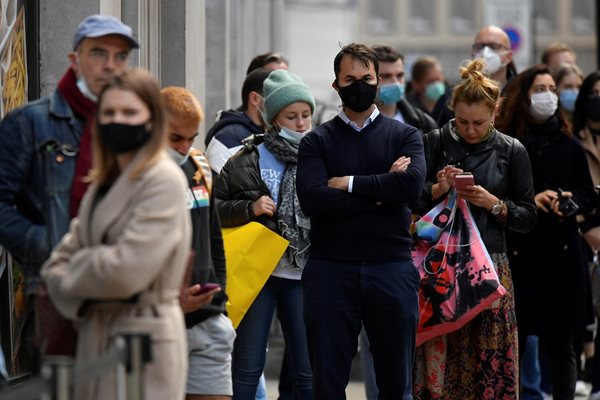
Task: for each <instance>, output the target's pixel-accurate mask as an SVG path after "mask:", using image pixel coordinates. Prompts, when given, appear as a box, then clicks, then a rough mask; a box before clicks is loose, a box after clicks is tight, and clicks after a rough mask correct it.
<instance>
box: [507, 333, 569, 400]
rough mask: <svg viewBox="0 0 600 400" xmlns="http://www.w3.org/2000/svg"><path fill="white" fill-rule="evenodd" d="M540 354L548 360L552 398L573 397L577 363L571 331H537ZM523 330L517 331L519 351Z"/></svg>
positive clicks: (557, 399) (567, 399)
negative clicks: (544, 332)
mask: <svg viewBox="0 0 600 400" xmlns="http://www.w3.org/2000/svg"><path fill="white" fill-rule="evenodd" d="M537 335H538V337H539V346H540V354H545V355H546V356H547V357H548V360H549V362H550V377H551V379H552V398H553V399H554V400H573V399H575V384H576V383H577V363H576V361H575V357H576V356H575V350H574V348H573V332H572V331H565V332H549V333H546V334H543V333H539V332H538V333H537ZM525 338H526V336H525V332H519V352H520V353H522V351H523V350H524V349H525V341H524V340H525Z"/></svg>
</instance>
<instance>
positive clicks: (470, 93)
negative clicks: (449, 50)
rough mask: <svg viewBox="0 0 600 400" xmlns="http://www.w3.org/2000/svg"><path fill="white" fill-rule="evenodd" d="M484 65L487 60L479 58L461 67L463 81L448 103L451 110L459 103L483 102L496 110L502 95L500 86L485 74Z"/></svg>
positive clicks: (455, 89)
mask: <svg viewBox="0 0 600 400" xmlns="http://www.w3.org/2000/svg"><path fill="white" fill-rule="evenodd" d="M484 67H485V61H483V60H482V59H479V58H478V59H475V60H471V61H469V62H467V64H466V65H465V66H462V67H461V68H460V69H459V73H460V76H461V78H462V79H463V81H462V82H461V83H460V84H458V85H457V86H456V87H455V88H454V90H453V91H452V98H451V99H450V103H449V105H448V106H449V107H450V109H451V110H454V108H455V107H456V104H457V103H465V104H468V105H470V104H476V103H483V104H485V105H486V106H487V107H488V108H490V109H491V110H494V108H495V107H496V104H497V103H498V98H499V97H500V87H499V85H498V82H496V81H495V80H493V79H490V78H488V77H487V76H486V75H485V74H484V72H483V69H484Z"/></svg>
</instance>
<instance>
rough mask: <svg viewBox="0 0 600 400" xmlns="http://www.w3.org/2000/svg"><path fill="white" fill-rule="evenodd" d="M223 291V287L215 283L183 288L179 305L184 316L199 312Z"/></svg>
mask: <svg viewBox="0 0 600 400" xmlns="http://www.w3.org/2000/svg"><path fill="white" fill-rule="evenodd" d="M220 290H221V287H220V286H219V285H217V284H215V283H205V284H204V285H202V286H201V285H198V284H195V285H192V286H190V287H187V288H185V287H184V288H181V290H180V292H179V305H180V306H181V310H182V311H183V313H184V314H187V313H191V312H194V311H196V310H199V309H200V308H201V307H202V306H204V305H205V304H208V303H210V302H211V301H212V299H213V295H214V294H215V293H217V292H218V291H220Z"/></svg>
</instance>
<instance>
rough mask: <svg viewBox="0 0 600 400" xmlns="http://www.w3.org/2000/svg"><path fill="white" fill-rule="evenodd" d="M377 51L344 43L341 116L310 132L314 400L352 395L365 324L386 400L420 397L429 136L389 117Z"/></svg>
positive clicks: (308, 282) (304, 184) (302, 179)
mask: <svg viewBox="0 0 600 400" xmlns="http://www.w3.org/2000/svg"><path fill="white" fill-rule="evenodd" d="M378 68H379V65H378V62H377V56H376V54H375V52H374V51H373V50H372V49H371V48H369V47H367V46H365V45H361V44H355V43H352V44H349V45H347V46H345V47H344V48H343V49H342V50H341V51H340V52H339V53H338V55H337V56H336V58H335V60H334V72H335V76H336V79H335V81H334V82H333V88H334V89H335V90H336V91H337V92H338V94H339V96H340V98H341V99H342V103H343V108H342V111H341V112H340V113H339V115H338V116H336V117H335V118H333V119H332V120H330V121H328V122H326V123H324V124H322V125H320V126H319V127H317V128H316V129H315V130H313V131H312V132H310V133H309V134H307V135H306V136H305V137H304V138H303V139H302V141H301V143H300V150H299V153H298V172H297V191H298V199H299V201H300V206H301V207H302V210H303V211H304V212H305V213H306V215H307V216H309V217H310V220H311V230H310V240H311V247H310V257H309V261H308V263H307V265H306V267H305V269H304V273H303V276H302V282H303V286H304V320H305V323H306V330H307V335H308V346H309V352H310V358H311V364H312V368H313V377H314V378H313V379H314V380H313V384H314V396H315V399H317V400H319V399H327V400H330V399H344V398H346V397H345V388H346V386H347V384H348V380H349V375H350V369H351V363H352V358H353V357H354V355H355V353H356V349H357V343H358V334H359V332H360V330H361V323H362V324H364V327H365V330H366V332H367V335H368V337H369V339H370V342H371V351H372V353H373V358H374V361H375V372H376V376H377V385H378V387H379V392H380V399H394V400H398V399H412V365H413V358H414V348H415V335H416V327H417V321H418V294H417V293H418V287H419V281H420V280H419V274H418V272H417V269H416V268H415V266H414V265H413V263H412V259H411V255H410V245H411V236H410V233H409V230H408V228H409V225H410V218H411V213H410V210H409V209H408V207H407V203H409V202H412V201H414V200H416V199H417V198H418V197H419V195H420V193H421V189H422V187H423V183H424V180H425V172H426V171H425V158H424V155H423V143H422V140H421V135H420V133H419V132H418V131H417V130H416V129H415V128H413V127H410V126H408V125H406V124H403V123H402V122H399V121H396V120H393V119H391V118H388V117H385V116H384V115H382V114H380V113H379V111H378V110H377V107H376V106H375V105H374V100H375V95H376V92H377V87H378V83H379V79H378Z"/></svg>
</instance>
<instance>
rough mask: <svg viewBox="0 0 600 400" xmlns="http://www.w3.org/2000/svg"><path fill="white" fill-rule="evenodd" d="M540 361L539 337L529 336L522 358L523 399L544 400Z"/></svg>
mask: <svg viewBox="0 0 600 400" xmlns="http://www.w3.org/2000/svg"><path fill="white" fill-rule="evenodd" d="M541 379H542V376H541V372H540V362H539V357H538V337H537V336H532V335H530V336H527V339H526V340H525V351H524V352H523V355H522V358H521V399H522V400H543V398H544V395H543V394H542V389H541V388H540V384H541Z"/></svg>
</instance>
